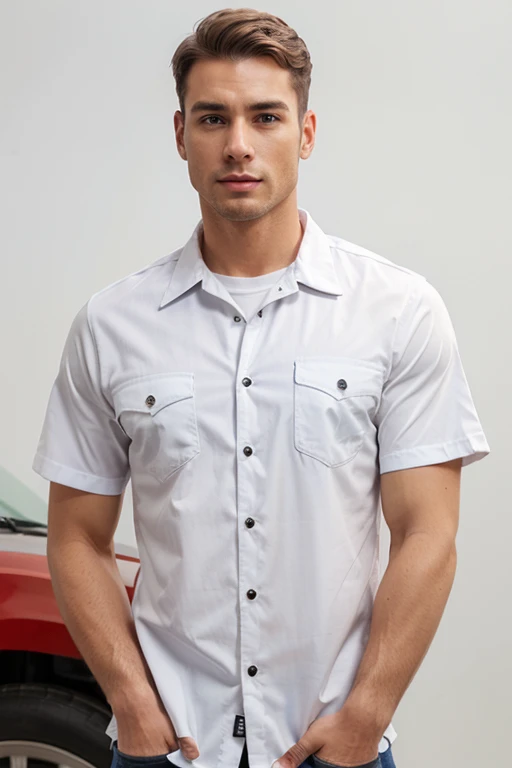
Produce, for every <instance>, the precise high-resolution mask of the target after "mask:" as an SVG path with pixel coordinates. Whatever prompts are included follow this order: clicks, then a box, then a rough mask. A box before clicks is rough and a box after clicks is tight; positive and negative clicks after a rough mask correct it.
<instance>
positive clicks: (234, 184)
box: [220, 180, 261, 192]
mask: <svg viewBox="0 0 512 768" xmlns="http://www.w3.org/2000/svg"><path fill="white" fill-rule="evenodd" d="M220 183H221V184H223V185H224V186H225V187H227V188H228V189H233V190H235V191H237V192H245V191H246V190H249V189H256V187H257V186H258V185H259V184H261V180H258V181H222V180H221V182H220Z"/></svg>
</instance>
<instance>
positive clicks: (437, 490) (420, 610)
mask: <svg viewBox="0 0 512 768" xmlns="http://www.w3.org/2000/svg"><path fill="white" fill-rule="evenodd" d="M461 463H462V460H461V459H455V460H453V461H447V462H443V463H442V464H434V465H430V466H424V467H414V468H411V469H403V470H398V471H395V472H386V473H384V474H382V475H381V499H382V511H383V514H384V518H385V520H386V522H387V524H388V526H389V529H390V532H391V547H390V556H389V564H388V567H387V569H386V571H385V573H384V575H383V577H382V580H381V582H380V584H379V588H378V591H377V594H376V597H375V602H374V608H373V615H372V623H371V630H370V636H369V639H368V644H367V647H366V650H365V653H364V655H363V658H362V660H361V663H360V665H359V668H358V672H357V675H356V679H355V681H354V685H353V687H352V690H351V692H350V694H349V696H348V698H347V700H346V702H345V704H344V707H343V709H344V710H348V711H350V712H351V714H353V716H354V721H355V722H358V723H360V724H361V729H360V740H361V743H364V742H367V740H368V738H369V736H371V737H374V738H375V739H376V740H377V741H378V740H379V739H380V738H381V737H382V734H383V733H384V730H385V729H386V728H387V726H388V725H389V723H390V722H391V719H392V716H393V714H394V712H395V710H396V708H397V706H398V704H399V703H400V700H401V699H402V697H403V695H404V693H405V691H406V690H407V688H408V686H409V684H410V682H411V681H412V679H413V677H414V675H415V674H416V672H417V670H418V668H419V666H420V665H421V662H422V661H423V659H424V657H425V655H426V653H427V651H428V649H429V647H430V644H431V643H432V640H433V638H434V636H435V633H436V631H437V628H438V626H439V623H440V621H441V617H442V615H443V612H444V608H445V605H446V602H447V600H448V597H449V594H450V591H451V588H452V585H453V580H454V576H455V570H456V562H457V553H456V548H455V537H456V534H457V529H458V524H459V505H460V478H461ZM358 730H359V729H358Z"/></svg>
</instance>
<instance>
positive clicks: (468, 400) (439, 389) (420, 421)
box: [376, 278, 490, 474]
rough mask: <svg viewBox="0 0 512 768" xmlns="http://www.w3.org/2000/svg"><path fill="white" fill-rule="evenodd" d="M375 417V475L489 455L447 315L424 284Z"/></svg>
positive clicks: (415, 294)
mask: <svg viewBox="0 0 512 768" xmlns="http://www.w3.org/2000/svg"><path fill="white" fill-rule="evenodd" d="M376 419H377V436H378V437H377V439H378V443H379V463H380V473H381V474H383V473H384V472H392V471H393V470H397V469H406V468H409V467H421V466H425V465H427V464H437V463H440V462H444V461H450V460H452V459H456V458H460V457H462V466H463V467H464V466H466V465H468V464H472V463H473V462H474V461H478V460H479V459H483V458H484V457H485V456H487V455H488V454H489V452H490V449H489V445H488V443H487V440H486V437H485V435H484V432H483V429H482V426H481V424H480V421H479V419H478V415H477V412H476V409H475V405H474V403H473V399H472V396H471V392H470V389H469V385H468V382H467V380H466V376H465V373H464V369H463V367H462V362H461V358H460V354H459V350H458V346H457V340H456V337H455V331H454V328H453V325H452V322H451V319H450V316H449V313H448V310H447V308H446V306H445V304H444V301H443V299H442V298H441V296H440V294H439V293H438V291H437V290H436V289H435V288H434V287H433V286H432V285H431V284H430V283H429V282H428V281H427V280H426V279H424V278H422V279H421V280H418V282H417V283H416V285H415V287H414V288H413V289H412V290H411V292H410V293H409V298H408V300H407V302H406V306H405V307H404V310H403V312H402V315H401V318H400V320H399V323H398V326H397V330H396V333H395V339H394V344H393V353H392V361H391V365H390V371H389V374H388V376H387V379H386V381H385V383H384V386H383V390H382V395H381V401H380V405H379V409H378V412H377V414H376Z"/></svg>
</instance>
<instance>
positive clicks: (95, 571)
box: [48, 539, 154, 712]
mask: <svg viewBox="0 0 512 768" xmlns="http://www.w3.org/2000/svg"><path fill="white" fill-rule="evenodd" d="M48 565H49V569H50V574H51V577H52V586H53V591H54V593H55V597H56V600H57V604H58V607H59V610H60V612H61V615H62V618H63V619H64V622H65V624H66V627H67V629H68V631H69V633H70V634H71V636H72V638H73V640H74V642H75V645H76V646H77V648H78V649H79V651H80V653H81V654H82V656H83V657H84V659H85V661H86V663H87V665H88V666H89V668H90V669H91V671H92V673H93V675H94V677H95V678H96V680H97V681H98V683H99V685H100V687H101V688H102V690H103V692H104V693H105V696H106V698H107V700H108V702H109V704H110V706H111V707H112V709H113V710H114V711H115V712H116V711H120V712H122V711H123V710H124V709H125V707H127V708H129V707H130V701H131V700H132V701H131V706H133V698H134V696H137V698H138V699H139V700H144V697H146V696H149V697H150V698H151V695H152V689H153V690H154V682H153V680H152V677H151V674H150V672H149V669H148V667H147V664H146V662H145V659H144V657H143V654H142V651H141V649H140V645H139V642H138V639H137V635H136V632H135V626H134V621H133V616H132V612H131V608H130V602H129V599H128V595H127V592H126V588H125V586H124V584H123V582H122V579H121V577H120V574H119V571H118V569H117V565H116V563H115V557H114V555H113V550H110V551H108V552H107V551H106V552H98V551H97V550H96V549H95V548H94V547H93V546H92V545H91V544H89V543H88V542H87V541H86V540H82V539H73V540H69V541H62V540H59V544H58V547H55V549H54V550H52V548H50V547H49V548H48Z"/></svg>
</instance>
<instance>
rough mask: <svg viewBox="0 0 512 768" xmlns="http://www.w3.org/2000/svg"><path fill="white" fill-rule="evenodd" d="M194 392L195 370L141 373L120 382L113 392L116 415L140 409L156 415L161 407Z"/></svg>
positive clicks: (189, 395) (190, 395)
mask: <svg viewBox="0 0 512 768" xmlns="http://www.w3.org/2000/svg"><path fill="white" fill-rule="evenodd" d="M193 394H194V374H193V373H181V372H177V373H162V374H152V375H150V376H141V377H139V378H137V379H131V380H130V381H126V382H124V383H123V384H120V385H119V386H118V387H117V388H116V389H115V390H114V391H113V392H112V398H113V401H114V410H115V412H116V416H118V415H119V414H120V413H122V411H140V412H142V413H150V414H151V415H152V416H154V415H155V414H156V413H158V411H159V410H160V409H161V408H165V406H166V405H172V403H177V402H178V401H179V400H184V399H185V398H187V397H192V396H193Z"/></svg>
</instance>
